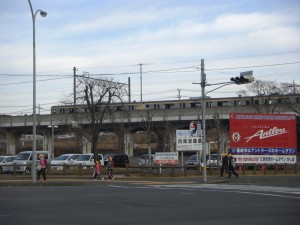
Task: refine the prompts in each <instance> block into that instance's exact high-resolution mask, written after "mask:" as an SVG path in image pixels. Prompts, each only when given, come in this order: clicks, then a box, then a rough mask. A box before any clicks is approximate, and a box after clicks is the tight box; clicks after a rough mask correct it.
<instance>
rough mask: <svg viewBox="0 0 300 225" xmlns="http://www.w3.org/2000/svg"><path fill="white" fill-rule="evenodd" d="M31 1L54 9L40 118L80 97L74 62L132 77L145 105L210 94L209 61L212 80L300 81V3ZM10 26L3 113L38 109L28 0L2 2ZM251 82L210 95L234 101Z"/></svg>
mask: <svg viewBox="0 0 300 225" xmlns="http://www.w3.org/2000/svg"><path fill="white" fill-rule="evenodd" d="M31 3H32V6H33V9H34V12H35V11H36V10H39V9H41V10H44V11H46V12H47V16H46V17H41V16H40V15H39V14H37V15H36V20H35V28H36V32H35V34H36V35H35V37H36V74H37V76H36V80H37V81H36V104H37V106H38V109H37V113H40V114H49V113H50V108H51V106H54V105H59V104H62V102H63V101H65V100H66V99H68V98H69V99H70V96H72V93H73V68H74V67H76V68H77V71H76V74H77V75H83V74H86V73H89V75H90V76H93V77H97V78H101V77H105V76H106V77H112V78H113V79H114V80H115V81H119V82H123V83H128V78H130V83H131V100H132V101H137V102H139V101H141V100H142V101H153V100H157V101H162V100H175V99H178V97H179V96H180V98H181V99H188V98H190V97H198V96H201V88H200V85H199V84H195V83H199V82H200V70H199V67H200V62H201V59H204V62H205V73H206V78H207V83H208V84H217V83H222V82H228V81H230V78H231V77H235V76H239V75H240V73H241V72H245V71H251V70H252V71H253V76H254V78H255V79H256V80H266V81H276V82H288V83H291V84H292V83H293V82H295V83H296V84H298V85H299V84H300V16H299V12H300V1H299V0H243V1H241V0H226V1H225V0H211V1H206V0H185V1H180V0H76V1H75V0H64V1H61V0H31ZM0 29H1V31H0V99H1V100H0V115H1V114H7V115H24V114H27V115H31V114H32V111H33V110H32V108H33V76H32V74H33V28H32V16H31V11H30V7H29V3H28V0H0ZM140 64H142V65H141V66H140ZM140 69H142V73H140ZM141 74H142V75H141ZM141 78H142V79H141ZM141 87H142V88H141ZM216 87H218V86H217V85H213V86H209V87H206V91H207V92H209V91H210V90H212V89H215V88H216ZM245 88H246V85H229V86H225V87H223V88H220V89H217V90H215V91H211V92H210V93H208V94H207V95H208V96H210V97H232V96H237V95H238V91H239V90H243V89H245ZM125 100H126V99H125Z"/></svg>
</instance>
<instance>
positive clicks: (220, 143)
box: [207, 112, 229, 168]
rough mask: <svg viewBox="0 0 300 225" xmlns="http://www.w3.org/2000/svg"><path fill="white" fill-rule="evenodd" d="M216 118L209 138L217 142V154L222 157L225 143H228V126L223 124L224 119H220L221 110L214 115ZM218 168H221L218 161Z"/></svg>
mask: <svg viewBox="0 0 300 225" xmlns="http://www.w3.org/2000/svg"><path fill="white" fill-rule="evenodd" d="M213 118H214V124H215V128H214V129H211V130H210V131H209V132H208V137H207V139H208V140H209V141H213V142H215V143H217V155H218V157H217V158H218V159H219V158H220V154H221V153H223V152H224V145H226V143H227V141H228V135H229V134H228V126H227V125H225V124H222V121H221V119H220V114H219V112H215V114H214V115H213ZM217 168H219V163H217Z"/></svg>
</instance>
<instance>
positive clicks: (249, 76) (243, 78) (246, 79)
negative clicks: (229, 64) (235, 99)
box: [193, 59, 254, 183]
mask: <svg viewBox="0 0 300 225" xmlns="http://www.w3.org/2000/svg"><path fill="white" fill-rule="evenodd" d="M230 80H231V82H222V83H214V84H207V83H206V74H205V70H204V59H201V83H200V85H201V95H202V96H201V109H202V159H203V179H204V183H207V168H206V164H207V162H206V147H207V145H206V120H205V116H206V112H205V109H206V98H205V96H206V94H207V93H210V92H212V91H215V90H217V89H219V88H222V87H224V86H227V85H232V84H247V83H251V82H253V81H254V77H253V71H246V72H241V73H240V77H236V78H231V79H230ZM193 84H199V83H193ZM213 85H221V86H219V87H217V88H215V89H212V90H210V91H208V92H206V93H205V87H206V86H213ZM199 136H201V134H200V135H199Z"/></svg>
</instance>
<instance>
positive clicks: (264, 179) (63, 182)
mask: <svg viewBox="0 0 300 225" xmlns="http://www.w3.org/2000/svg"><path fill="white" fill-rule="evenodd" d="M122 182H123V183H131V184H143V183H144V184H148V183H153V184H155V183H165V184H174V183H186V184H187V183H190V184H204V179H203V177H202V176H188V177H184V176H182V177H141V176H129V177H127V176H123V175H117V176H116V179H115V180H113V181H108V180H104V181H101V180H97V181H94V180H93V179H92V177H82V178H80V177H79V178H78V177H74V178H72V177H63V178H62V177H57V178H56V177H49V178H48V180H47V182H36V183H33V182H32V180H31V177H24V178H22V177H9V179H5V177H2V176H0V187H12V186H81V185H108V184H113V183H122ZM206 183H207V184H253V185H268V184H269V185H271V184H272V185H283V186H285V185H289V186H291V185H292V186H297V187H300V175H298V174H293V175H272V176H270V175H253V176H251V175H247V176H239V178H238V179H237V178H235V177H233V178H231V179H228V178H220V177H219V176H207V182H206Z"/></svg>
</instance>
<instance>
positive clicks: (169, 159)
mask: <svg viewBox="0 0 300 225" xmlns="http://www.w3.org/2000/svg"><path fill="white" fill-rule="evenodd" d="M154 161H155V163H156V164H172V165H174V164H178V152H156V153H155V160H154Z"/></svg>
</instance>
